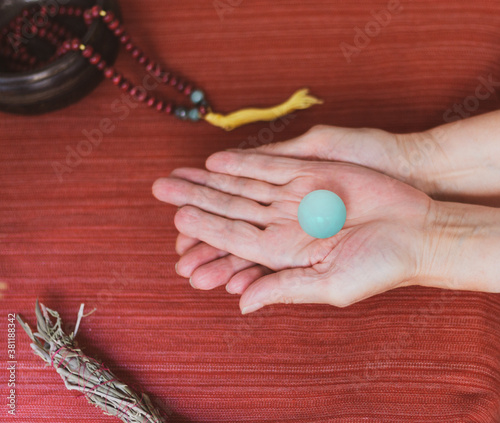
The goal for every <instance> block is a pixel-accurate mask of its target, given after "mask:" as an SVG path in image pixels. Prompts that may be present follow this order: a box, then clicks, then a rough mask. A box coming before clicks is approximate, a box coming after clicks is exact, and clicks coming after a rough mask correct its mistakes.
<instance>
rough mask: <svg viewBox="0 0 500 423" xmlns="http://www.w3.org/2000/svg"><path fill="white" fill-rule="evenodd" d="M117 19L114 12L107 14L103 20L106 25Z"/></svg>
mask: <svg viewBox="0 0 500 423" xmlns="http://www.w3.org/2000/svg"><path fill="white" fill-rule="evenodd" d="M114 18H115V14H114V13H113V12H106V16H104V17H103V18H102V20H103V21H104V22H106V23H110V22H112V21H113V19H114Z"/></svg>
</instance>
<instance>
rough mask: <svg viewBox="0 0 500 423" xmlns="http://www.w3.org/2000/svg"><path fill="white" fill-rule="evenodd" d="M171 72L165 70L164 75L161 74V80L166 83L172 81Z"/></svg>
mask: <svg viewBox="0 0 500 423" xmlns="http://www.w3.org/2000/svg"><path fill="white" fill-rule="evenodd" d="M170 77H171V75H170V72H165V73H164V74H163V75H162V76H161V81H162V82H163V83H164V84H168V83H169V82H170Z"/></svg>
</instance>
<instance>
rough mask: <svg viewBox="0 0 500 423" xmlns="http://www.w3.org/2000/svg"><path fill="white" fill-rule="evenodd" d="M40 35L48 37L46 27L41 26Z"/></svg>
mask: <svg viewBox="0 0 500 423" xmlns="http://www.w3.org/2000/svg"><path fill="white" fill-rule="evenodd" d="M38 35H39V36H40V37H42V38H44V37H46V36H47V30H46V29H45V28H40V30H39V31H38Z"/></svg>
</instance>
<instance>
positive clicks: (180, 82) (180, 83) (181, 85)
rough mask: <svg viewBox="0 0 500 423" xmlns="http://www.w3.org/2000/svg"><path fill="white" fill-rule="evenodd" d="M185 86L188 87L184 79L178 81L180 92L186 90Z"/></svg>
mask: <svg viewBox="0 0 500 423" xmlns="http://www.w3.org/2000/svg"><path fill="white" fill-rule="evenodd" d="M185 87H186V84H185V82H184V81H179V83H178V84H177V86H176V88H177V89H178V90H179V91H180V92H182V91H184V88H185Z"/></svg>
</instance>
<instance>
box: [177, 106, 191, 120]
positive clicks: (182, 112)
mask: <svg viewBox="0 0 500 423" xmlns="http://www.w3.org/2000/svg"><path fill="white" fill-rule="evenodd" d="M174 114H175V116H176V117H178V118H179V119H181V120H186V119H187V118H188V111H187V109H186V108H184V107H177V109H175V112H174Z"/></svg>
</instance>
